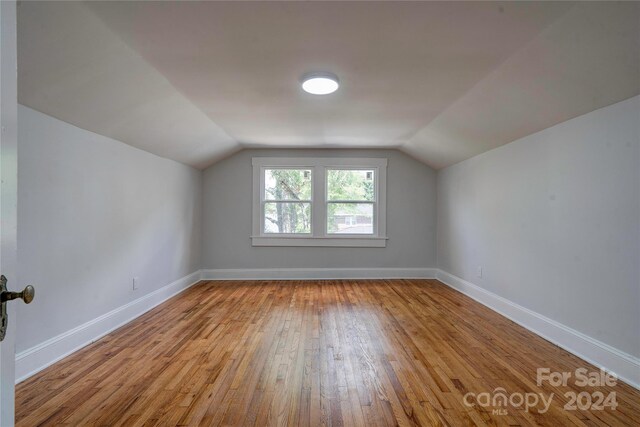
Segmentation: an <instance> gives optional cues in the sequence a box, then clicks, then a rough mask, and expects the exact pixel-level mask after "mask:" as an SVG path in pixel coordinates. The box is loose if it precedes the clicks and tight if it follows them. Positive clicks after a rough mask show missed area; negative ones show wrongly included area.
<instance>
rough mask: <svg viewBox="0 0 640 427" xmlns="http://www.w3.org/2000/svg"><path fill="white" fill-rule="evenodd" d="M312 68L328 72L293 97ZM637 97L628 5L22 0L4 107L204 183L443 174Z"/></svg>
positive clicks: (637, 59) (638, 57)
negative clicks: (252, 162) (277, 168)
mask: <svg viewBox="0 0 640 427" xmlns="http://www.w3.org/2000/svg"><path fill="white" fill-rule="evenodd" d="M310 71H330V72H333V73H335V74H337V75H338V77H339V78H340V82H341V87H340V89H339V90H338V91H337V92H336V93H334V94H331V95H326V96H313V95H309V94H307V93H305V92H303V91H302V90H301V88H300V85H299V79H300V77H301V76H302V75H303V74H305V73H307V72H310ZM638 93H640V4H639V3H636V2H631V3H612V2H606V3H577V4H574V3H569V2H558V3H555V2H144V1H137V2H88V3H78V2H21V3H20V4H19V7H18V97H19V102H20V103H22V104H24V105H26V106H28V107H31V108H33V109H36V110H38V111H41V112H43V113H46V114H49V115H51V116H53V117H56V118H59V119H61V120H64V121H66V122H69V123H72V124H74V125H76V126H79V127H81V128H84V129H87V130H90V131H93V132H96V133H99V134H103V135H106V136H109V137H112V138H115V139H117V140H120V141H122V142H125V143H127V144H130V145H133V146H135V147H138V148H141V149H143V150H146V151H149V152H151V153H155V154H158V155H160V156H163V157H167V158H171V159H174V160H177V161H179V162H182V163H185V164H189V165H192V166H195V167H198V168H204V167H207V166H209V165H211V164H212V163H214V162H215V161H217V160H219V159H220V158H223V157H225V156H227V155H229V154H230V153H232V152H234V151H236V150H238V149H240V148H242V147H348V148H354V147H394V148H399V149H401V150H403V151H405V152H407V153H409V154H411V155H413V156H415V157H416V158H418V159H420V160H422V161H424V162H425V163H426V164H428V165H430V166H432V167H435V168H441V167H445V166H448V165H450V164H453V163H456V162H459V161H461V160H464V159H467V158H469V157H472V156H474V155H476V154H479V153H482V152H484V151H487V150H490V149H492V148H495V147H497V146H500V145H502V144H505V143H508V142H511V141H513V140H515V139H517V138H520V137H523V136H526V135H528V134H531V133H533V132H536V131H538V130H541V129H545V128H547V127H549V126H552V125H554V124H556V123H559V122H562V121H565V120H568V119H570V118H572V117H576V116H578V115H581V114H584V113H587V112H589V111H593V110H595V109H597V108H601V107H604V106H606V105H610V104H612V103H615V102H618V101H621V100H624V99H626V98H629V97H632V96H634V95H637V94H638Z"/></svg>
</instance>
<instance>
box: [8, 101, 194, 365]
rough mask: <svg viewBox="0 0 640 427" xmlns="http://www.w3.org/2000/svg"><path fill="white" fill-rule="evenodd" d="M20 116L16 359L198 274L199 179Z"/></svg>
mask: <svg viewBox="0 0 640 427" xmlns="http://www.w3.org/2000/svg"><path fill="white" fill-rule="evenodd" d="M18 114H19V116H18V120H19V141H20V148H19V150H20V151H19V165H18V170H19V172H18V173H19V175H18V182H19V184H18V218H19V221H18V258H19V264H18V274H19V278H20V282H21V286H24V284H33V285H34V286H35V288H36V298H35V299H34V301H33V302H32V303H31V304H30V305H28V306H27V305H25V304H17V306H18V316H17V326H18V334H17V341H16V351H17V352H18V353H19V352H21V351H23V350H25V349H28V348H30V347H32V346H34V345H36V344H39V343H41V342H43V341H45V340H47V339H49V338H52V337H54V336H56V335H59V334H61V333H63V332H66V331H68V330H70V329H72V328H74V327H76V326H78V325H81V324H83V323H85V322H87V321H90V320H93V319H94V318H96V317H98V316H100V315H102V314H105V313H107V312H109V311H110V310H113V309H115V308H118V307H120V306H122V305H124V304H126V303H128V302H130V301H132V300H135V299H138V298H140V297H141V296H143V295H146V294H149V293H150V292H152V291H154V290H156V289H158V288H161V287H163V286H165V285H167V284H169V283H170V282H172V281H174V280H177V279H178V278H181V277H183V276H185V275H188V274H190V273H193V272H194V271H196V270H197V269H199V262H200V254H199V251H200V240H199V239H200V232H201V231H200V214H201V192H202V173H201V172H200V171H197V170H195V169H193V168H190V167H187V166H184V165H181V164H179V163H176V162H174V161H171V160H166V159H163V158H160V157H157V156H155V155H152V154H149V153H146V152H144V151H141V150H139V149H136V148H133V147H130V146H128V145H125V144H123V143H121V142H118V141H115V140H113V139H110V138H107V137H103V136H100V135H97V134H94V133H91V132H88V131H85V130H82V129H79V128H77V127H74V126H72V125H69V124H67V123H64V122H62V121H60V120H57V119H54V118H52V117H49V116H46V115H44V114H41V113H39V112H36V111H34V110H31V109H29V108H27V107H24V106H20V107H19V111H18ZM134 276H139V277H140V280H141V284H140V288H139V289H138V290H136V291H133V290H132V278H133V277H134ZM16 286H17V285H14V287H16Z"/></svg>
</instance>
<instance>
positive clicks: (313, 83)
mask: <svg viewBox="0 0 640 427" xmlns="http://www.w3.org/2000/svg"><path fill="white" fill-rule="evenodd" d="M339 86H340V84H339V83H338V76H336V75H335V74H333V73H309V74H305V75H304V76H302V89H303V90H304V91H305V92H308V93H310V94H313V95H328V94H330V93H333V92H335V91H336V90H338V87H339Z"/></svg>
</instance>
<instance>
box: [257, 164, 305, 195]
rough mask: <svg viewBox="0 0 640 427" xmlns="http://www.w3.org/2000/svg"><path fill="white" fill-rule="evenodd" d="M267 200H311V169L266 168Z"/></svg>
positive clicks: (265, 192) (265, 188) (265, 191)
mask: <svg viewBox="0 0 640 427" xmlns="http://www.w3.org/2000/svg"><path fill="white" fill-rule="evenodd" d="M264 199H265V200H311V170H310V169H265V171H264Z"/></svg>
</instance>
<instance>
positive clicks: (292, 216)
mask: <svg viewBox="0 0 640 427" xmlns="http://www.w3.org/2000/svg"><path fill="white" fill-rule="evenodd" d="M264 232H265V233H287V234H289V233H291V234H295V233H311V203H290V202H268V203H265V204H264Z"/></svg>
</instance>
